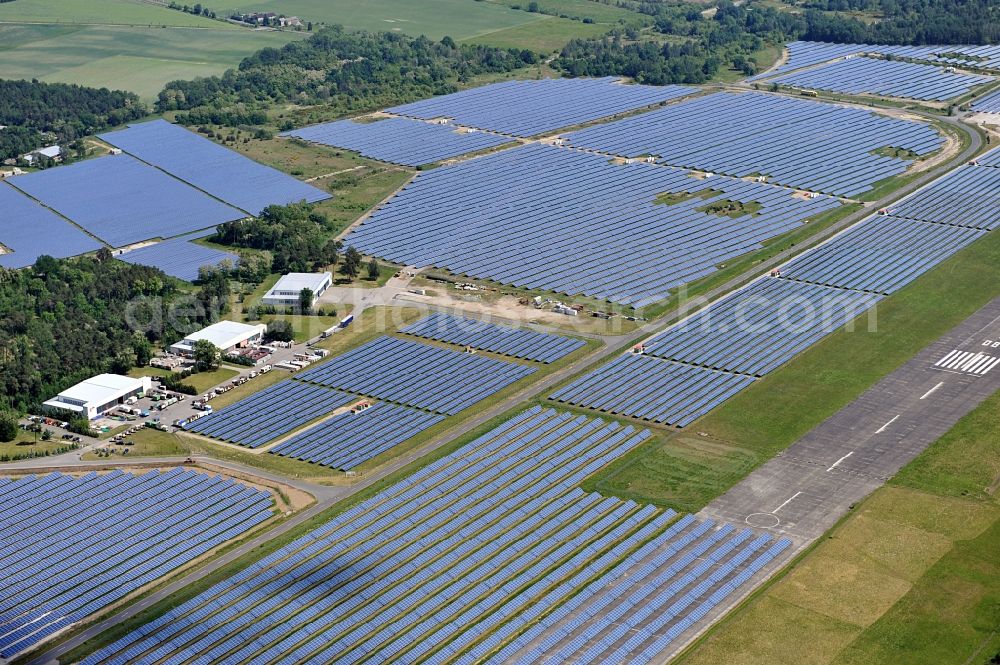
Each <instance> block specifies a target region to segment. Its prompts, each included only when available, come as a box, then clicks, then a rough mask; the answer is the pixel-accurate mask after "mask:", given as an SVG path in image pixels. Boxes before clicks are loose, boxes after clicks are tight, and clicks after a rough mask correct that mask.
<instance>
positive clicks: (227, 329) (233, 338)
mask: <svg viewBox="0 0 1000 665" xmlns="http://www.w3.org/2000/svg"><path fill="white" fill-rule="evenodd" d="M265 330H267V326H266V325H264V324H263V323H258V324H255V325H248V324H246V323H239V322H238V321H219V322H218V323H213V324H212V325H210V326H208V327H207V328H202V329H201V330H199V331H198V332H196V333H191V334H190V335H188V336H186V337H185V338H184V341H185V342H189V343H190V344H191V345H193V344H194V343H195V342H197V341H198V340H200V339H207V340H208V341H209V342H211V343H212V344H215V345H216V346H217V347H219V348H220V349H228V348H229V347H231V346H235V345H237V344H239V343H240V342H242V341H245V340H247V339H249V338H251V337H253V336H254V335H256V334H258V333H263V332H264V331H265Z"/></svg>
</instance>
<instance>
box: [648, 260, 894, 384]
mask: <svg viewBox="0 0 1000 665" xmlns="http://www.w3.org/2000/svg"><path fill="white" fill-rule="evenodd" d="M879 300H880V296H879V295H877V294H872V293H862V292H856V291H848V290H844V289H835V288H830V287H826V286H820V285H818V284H805V283H801V282H794V281H791V280H785V279H770V278H767V279H760V280H758V281H756V282H754V283H753V284H751V285H750V286H748V287H747V288H744V289H741V290H739V291H737V292H735V293H733V294H731V295H729V296H727V297H725V298H723V299H722V300H720V301H718V302H717V303H714V304H713V305H712V306H711V307H709V308H707V309H704V310H702V311H701V312H699V313H697V314H695V315H694V316H692V317H690V318H688V319H686V320H685V321H683V322H681V323H680V324H678V325H676V326H674V327H672V328H670V329H669V330H667V331H666V332H663V333H661V334H659V335H657V336H656V337H654V338H652V339H651V340H649V341H648V342H646V344H645V353H646V354H648V355H652V356H656V357H659V358H665V359H668V360H674V361H680V362H685V363H689V364H692V365H699V366H702V367H710V368H712V369H720V370H727V371H730V372H738V373H741V374H747V375H750V376H763V375H764V374H767V373H769V372H771V371H773V370H774V369H776V368H777V367H778V366H779V365H783V364H784V363H785V362H787V361H788V360H789V359H790V358H791V357H792V356H794V355H796V354H797V353H799V352H801V351H803V350H805V349H806V348H808V347H809V346H811V345H812V344H814V343H815V342H816V341H817V340H819V339H821V338H822V337H825V336H826V335H828V334H829V333H831V332H833V331H834V330H836V329H837V328H841V327H843V326H844V325H845V324H846V323H848V322H850V321H852V320H854V318H856V317H857V316H858V315H859V314H861V313H862V312H864V311H865V310H867V309H868V308H870V307H871V306H872V305H874V304H875V303H876V302H878V301H879Z"/></svg>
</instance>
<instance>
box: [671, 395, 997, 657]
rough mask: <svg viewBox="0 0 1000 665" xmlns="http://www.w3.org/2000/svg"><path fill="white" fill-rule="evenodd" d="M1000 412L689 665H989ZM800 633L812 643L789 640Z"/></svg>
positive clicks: (726, 626)
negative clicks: (777, 664) (999, 416)
mask: <svg viewBox="0 0 1000 665" xmlns="http://www.w3.org/2000/svg"><path fill="white" fill-rule="evenodd" d="M998 409H1000V395H994V397H993V398H991V399H989V400H987V401H986V402H984V403H983V404H981V405H980V406H979V408H978V409H976V410H975V411H973V412H972V413H970V414H969V415H967V416H966V417H965V418H964V419H962V420H961V421H959V423H958V424H957V425H955V427H953V428H952V430H951V431H950V432H948V434H946V435H945V436H943V437H942V438H941V439H939V440H938V441H937V442H936V443H935V444H934V445H932V446H931V447H930V448H928V449H927V450H926V451H925V452H924V453H923V454H921V455H920V456H919V457H917V458H916V459H915V460H913V462H911V463H910V464H909V465H908V466H906V467H904V468H903V470H902V471H901V472H900V473H899V474H898V475H897V476H896V477H894V478H893V479H892V480H890V481H889V484H888V485H887V486H886V487H884V488H882V489H879V490H877V491H876V492H875V493H874V494H873V495H872V496H871V497H870V498H869V499H867V500H866V501H865V502H864V503H862V504H861V505H860V506H858V508H857V509H856V510H855V511H854V512H853V513H851V515H850V516H849V517H848V518H847V519H846V520H845V521H844V522H843V523H842V524H841V525H840V526H838V527H837V528H836V529H834V531H833V532H832V533H831V534H830V535H829V537H828V538H826V539H824V540H823V541H821V542H820V544H819V546H818V547H816V548H815V549H813V550H812V551H810V552H809V554H808V555H807V556H806V557H805V558H803V559H802V560H801V561H799V562H798V563H797V564H796V565H795V566H794V567H793V568H791V569H790V570H789V571H788V573H787V574H786V575H784V576H783V577H782V578H781V579H780V580H779V581H777V582H776V583H774V584H773V585H771V586H770V587H769V588H767V590H766V591H765V592H764V593H762V594H760V595H758V596H756V597H755V598H753V600H751V601H750V602H749V603H748V604H747V605H745V606H744V607H743V608H742V609H741V610H740V611H739V612H738V613H736V614H734V615H732V617H731V618H730V619H728V620H726V621H725V622H724V623H722V624H720V625H719V627H718V628H717V629H715V630H714V631H712V632H710V633H709V634H708V636H707V638H706V639H705V640H703V641H702V642H701V643H699V644H698V645H697V648H695V649H693V650H691V651H690V652H689V653H688V654H687V656H686V657H684V658H681V659H680V660H679V662H680V663H682V664H683V665H709V664H711V663H718V662H723V661H725V662H729V663H734V664H737V665H739V664H743V663H759V662H767V661H769V662H785V663H793V662H809V663H813V664H815V665H825V664H827V663H830V664H831V665H861V664H862V663H863V664H864V665H890V664H894V663H901V662H905V663H910V664H912V665H951V664H954V665H962V664H963V663H986V662H989V659H990V658H991V657H992V656H993V655H994V654H996V653H997V652H998V651H1000V636H998V635H997V633H996V626H997V625H998V623H1000V604H998V602H997V600H998V599H1000V562H998V561H997V557H996V553H997V551H1000V500H998V496H997V486H998V483H1000V475H998V474H1000V431H998V429H997V427H998V423H997V419H996V414H997V410H998ZM793 627H794V628H793ZM793 629H794V630H796V631H799V630H801V631H808V632H809V634H810V635H811V639H809V640H790V639H788V635H789V630H793Z"/></svg>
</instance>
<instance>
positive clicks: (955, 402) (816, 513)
mask: <svg viewBox="0 0 1000 665" xmlns="http://www.w3.org/2000/svg"><path fill="white" fill-rule="evenodd" d="M994 343H995V344H997V346H996V347H994V346H993V344H994ZM963 365H964V366H965V367H966V368H965V369H963V368H962V367H963ZM984 370H985V371H984ZM997 390H1000V298H996V299H994V300H992V301H991V302H990V303H989V304H987V305H986V306H984V307H983V308H982V309H980V310H979V311H978V312H976V313H975V314H973V315H972V316H971V317H969V318H968V319H966V320H965V321H964V322H962V323H961V324H959V325H958V326H956V327H955V328H954V329H953V330H951V331H950V332H948V333H947V334H946V335H944V336H943V337H941V338H940V339H938V340H937V341H936V342H934V343H932V344H930V345H929V346H928V347H926V348H925V349H924V350H923V351H921V352H920V353H919V354H917V356H916V357H914V358H913V359H912V360H910V361H909V362H907V363H905V364H904V365H903V366H901V367H900V368H899V369H897V370H896V371H895V372H893V373H892V374H890V375H889V376H887V377H885V378H884V379H882V380H881V381H879V382H878V383H877V384H875V385H874V386H873V387H872V388H870V389H869V390H867V391H866V392H865V393H864V394H862V395H861V396H860V397H859V398H858V399H856V400H855V401H854V402H852V403H851V404H849V405H847V406H846V407H844V408H843V409H841V410H840V411H839V412H838V413H836V414H835V415H833V416H832V417H830V418H829V419H828V420H826V421H825V422H823V423H822V424H820V425H819V426H817V427H816V428H815V429H814V430H812V431H811V432H809V433H808V434H806V435H805V436H804V437H803V438H802V439H800V440H799V441H797V442H796V443H794V444H793V445H792V446H790V447H789V448H788V449H787V450H785V451H784V452H783V453H781V454H779V455H778V456H777V457H775V458H774V459H772V460H771V461H769V462H767V463H766V464H764V465H763V466H762V467H760V468H759V469H757V470H756V471H754V472H753V473H751V474H750V475H749V476H747V477H746V478H744V479H743V481H741V482H740V483H739V484H738V485H736V486H735V487H733V488H732V489H731V490H729V491H728V492H726V493H725V494H724V495H722V496H721V497H719V498H718V499H716V500H715V501H713V502H712V503H710V504H709V505H708V506H706V507H705V508H704V509H702V510H701V511H700V512H699V513H698V516H699V517H703V518H711V519H717V520H725V521H728V522H731V523H733V524H748V525H750V526H752V527H754V528H755V529H757V530H758V531H768V532H770V533H773V534H777V535H780V536H783V537H785V538H788V539H790V540H791V541H792V543H793V547H792V548H790V550H789V551H788V552H787V554H786V555H785V556H783V557H781V558H780V559H779V560H776V561H775V562H773V563H772V565H771V567H770V570H769V571H767V572H768V574H765V575H762V576H760V577H759V578H758V579H760V583H763V582H764V581H766V580H767V579H768V578H769V577H770V573H772V572H774V571H775V570H776V569H777V568H779V567H780V566H782V565H784V563H785V562H787V561H788V560H789V559H790V558H791V557H792V556H794V555H795V554H796V553H797V552H799V551H801V550H802V549H804V548H805V547H806V546H807V545H809V544H810V543H811V542H813V541H814V540H816V539H817V538H820V537H821V536H822V535H823V534H824V533H826V531H828V530H829V529H830V528H831V527H832V526H833V525H834V524H836V522H837V521H838V520H839V519H840V518H841V517H843V516H844V515H845V514H846V513H847V512H848V511H849V510H850V507H851V506H852V505H853V504H855V503H857V502H858V501H860V500H862V499H863V498H865V497H866V496H868V495H869V494H870V493H871V492H873V491H875V490H876V489H878V488H879V487H881V486H882V485H883V484H884V483H885V482H886V481H887V480H888V479H889V478H891V477H892V475H893V474H895V473H896V472H897V471H899V469H901V468H902V467H903V466H905V465H906V464H907V463H908V462H909V461H911V460H912V459H913V458H915V457H916V456H917V455H919V454H920V453H921V452H923V451H924V450H926V448H927V447H928V446H930V445H931V444H932V443H933V442H934V441H936V440H937V439H938V438H940V437H941V435H943V434H944V433H945V432H947V431H948V430H949V429H950V428H951V427H952V426H953V425H954V424H955V423H956V422H957V421H958V420H959V419H960V418H961V417H962V416H964V415H965V414H967V413H969V412H970V411H972V410H973V409H975V408H976V407H977V406H978V405H979V404H981V403H982V402H983V400H985V399H987V398H988V397H989V396H990V395H992V394H993V393H995V392H996V391H997ZM752 590H753V589H752V588H747V589H744V590H742V592H741V593H739V594H737V595H736V596H734V597H732V598H731V599H729V601H728V602H727V603H726V604H724V605H721V606H719V607H717V608H715V609H714V610H713V611H712V612H711V613H710V614H709V615H708V616H707V617H706V621H704V622H702V623H700V624H699V625H698V626H696V627H695V628H693V629H692V630H691V631H689V632H688V633H687V634H685V635H682V636H681V638H680V639H679V640H678V641H677V642H675V644H674V646H673V648H672V649H671V650H670V651H669V652H667V653H664V654H663V655H662V657H661V659H660V660H661V662H666V661H668V660H669V659H670V658H672V657H673V656H674V655H676V654H677V653H679V652H680V651H682V650H683V649H684V648H686V647H687V646H688V645H689V644H690V643H691V642H693V641H694V640H695V639H697V638H698V636H699V635H701V634H702V633H704V632H705V631H706V630H708V628H709V627H710V626H711V625H712V624H713V623H714V622H715V621H716V620H717V619H719V618H720V617H722V616H724V615H725V614H726V613H727V612H729V611H730V610H731V609H732V608H733V607H734V606H736V605H737V604H739V603H740V602H742V600H743V599H744V598H746V596H748V595H749V594H750V592H751V591H752Z"/></svg>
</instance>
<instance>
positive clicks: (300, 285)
mask: <svg viewBox="0 0 1000 665" xmlns="http://www.w3.org/2000/svg"><path fill="white" fill-rule="evenodd" d="M332 279H333V275H331V274H330V273H329V272H290V273H288V274H287V275H282V276H281V279H279V280H278V281H277V283H275V285H274V286H272V287H271V290H270V291H268V292H267V295H271V294H272V293H273V292H275V291H292V292H294V293H298V292H299V291H301V290H302V289H309V290H311V291H312V292H313V293H316V292H317V291H319V290H320V289H321V288H323V285H324V284H325V283H326V282H327V281H329V280H332ZM265 297H266V296H265Z"/></svg>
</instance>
